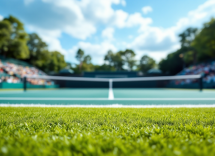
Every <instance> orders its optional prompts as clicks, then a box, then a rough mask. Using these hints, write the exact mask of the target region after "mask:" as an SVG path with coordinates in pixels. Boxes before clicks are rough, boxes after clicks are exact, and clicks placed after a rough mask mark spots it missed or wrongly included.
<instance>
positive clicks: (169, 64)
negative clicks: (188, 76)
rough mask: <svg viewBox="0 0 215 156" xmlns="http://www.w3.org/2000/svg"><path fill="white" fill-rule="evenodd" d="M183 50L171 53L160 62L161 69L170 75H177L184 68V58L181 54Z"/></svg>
mask: <svg viewBox="0 0 215 156" xmlns="http://www.w3.org/2000/svg"><path fill="white" fill-rule="evenodd" d="M181 54H183V50H181V49H179V50H177V51H176V52H173V53H170V54H168V55H167V57H166V58H165V59H163V60H161V61H160V62H159V69H160V70H161V71H162V72H163V73H165V74H170V75H175V74H177V73H179V72H180V71H181V70H182V69H183V64H184V62H183V58H182V57H180V55H181Z"/></svg>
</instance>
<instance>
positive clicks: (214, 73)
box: [171, 61, 215, 88]
mask: <svg viewBox="0 0 215 156" xmlns="http://www.w3.org/2000/svg"><path fill="white" fill-rule="evenodd" d="M196 74H201V75H202V76H203V82H204V87H205V88H214V87H215V61H210V62H206V63H200V64H197V65H192V66H189V67H188V68H185V69H184V70H182V71H181V72H180V73H178V74H177V75H196ZM171 83H172V84H173V85H175V86H179V87H186V86H187V87H188V86H189V87H188V88H193V87H194V86H196V85H197V83H198V80H195V79H193V80H190V79H187V80H177V81H172V82H171ZM192 86H193V87H192ZM194 88H195V87H194Z"/></svg>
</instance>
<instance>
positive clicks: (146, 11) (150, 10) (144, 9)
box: [142, 6, 153, 14]
mask: <svg viewBox="0 0 215 156" xmlns="http://www.w3.org/2000/svg"><path fill="white" fill-rule="evenodd" d="M142 11H143V13H144V14H148V13H149V12H152V11H153V9H152V7H150V6H145V7H143V8H142Z"/></svg>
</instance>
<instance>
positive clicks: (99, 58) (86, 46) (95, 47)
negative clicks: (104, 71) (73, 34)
mask: <svg viewBox="0 0 215 156" xmlns="http://www.w3.org/2000/svg"><path fill="white" fill-rule="evenodd" d="M79 48H81V49H82V50H84V52H85V54H87V55H91V56H93V59H92V62H93V63H95V64H102V63H104V56H105V54H106V53H107V51H108V50H112V51H116V50H117V48H116V47H115V46H114V45H113V44H111V43H110V42H108V41H104V42H102V43H100V44H92V43H89V42H79V43H78V44H77V45H76V46H74V47H72V49H70V50H69V56H70V58H73V60H71V61H72V62H77V61H76V60H75V59H74V58H75V55H76V52H77V50H78V49H79Z"/></svg>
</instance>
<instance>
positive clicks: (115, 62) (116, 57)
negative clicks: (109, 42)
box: [104, 50, 124, 71]
mask: <svg viewBox="0 0 215 156" xmlns="http://www.w3.org/2000/svg"><path fill="white" fill-rule="evenodd" d="M104 60H105V61H106V63H107V64H108V66H109V69H111V68H112V67H114V68H115V70H117V71H121V70H124V69H123V66H124V60H123V58H122V51H119V52H117V53H113V52H112V51H110V50H109V51H108V53H107V54H106V55H105V58H104Z"/></svg>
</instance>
